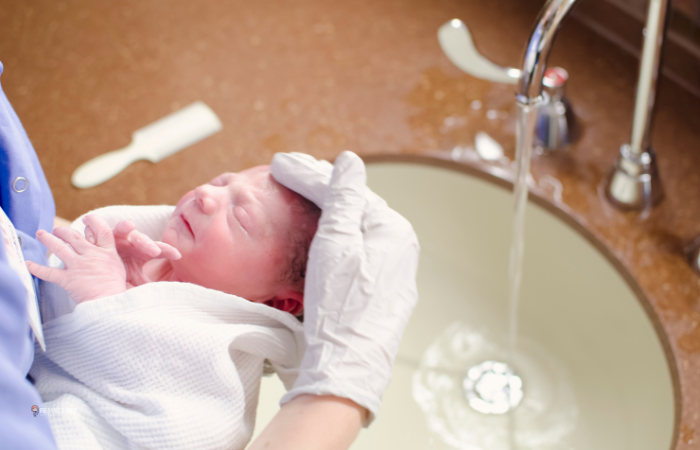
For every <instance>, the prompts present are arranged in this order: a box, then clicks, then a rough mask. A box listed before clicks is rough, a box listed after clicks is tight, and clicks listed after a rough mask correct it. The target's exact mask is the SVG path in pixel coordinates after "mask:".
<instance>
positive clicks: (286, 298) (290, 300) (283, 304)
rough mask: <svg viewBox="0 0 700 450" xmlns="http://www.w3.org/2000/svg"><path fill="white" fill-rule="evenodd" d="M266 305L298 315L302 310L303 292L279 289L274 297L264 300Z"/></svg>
mask: <svg viewBox="0 0 700 450" xmlns="http://www.w3.org/2000/svg"><path fill="white" fill-rule="evenodd" d="M265 304H266V305H267V306H272V307H273V308H275V309H279V310H281V311H285V312H288V313H290V314H292V315H293V316H298V315H299V314H301V313H302V311H303V310H304V294H302V293H301V292H299V291H295V290H292V289H286V290H283V291H281V292H280V293H279V294H278V295H276V296H275V297H274V298H272V299H270V300H268V301H266V302H265Z"/></svg>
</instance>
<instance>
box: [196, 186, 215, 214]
mask: <svg viewBox="0 0 700 450" xmlns="http://www.w3.org/2000/svg"><path fill="white" fill-rule="evenodd" d="M210 187H211V186H208V185H204V186H199V187H198V188H197V189H195V190H194V198H195V201H196V202H197V205H198V206H199V208H200V209H201V210H202V212H203V213H204V214H206V215H211V214H214V213H215V212H216V201H215V200H214V199H213V198H212V196H211V192H209V188H210Z"/></svg>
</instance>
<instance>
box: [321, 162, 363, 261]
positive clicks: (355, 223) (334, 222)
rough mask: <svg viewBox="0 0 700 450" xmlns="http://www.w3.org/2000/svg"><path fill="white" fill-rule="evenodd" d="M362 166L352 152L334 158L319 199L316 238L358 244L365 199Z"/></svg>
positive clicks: (346, 244)
mask: <svg viewBox="0 0 700 450" xmlns="http://www.w3.org/2000/svg"><path fill="white" fill-rule="evenodd" d="M366 183H367V174H366V172H365V165H364V163H363V162H362V160H361V159H360V157H359V156H357V155H356V154H354V153H353V152H343V153H341V155H340V156H339V157H338V158H337V159H336V161H335V165H334V166H333V175H332V176H331V180H330V184H329V186H328V190H327V192H326V196H325V198H324V199H323V206H322V207H321V209H322V210H323V212H322V213H321V218H320V220H319V222H318V231H317V232H316V233H317V235H318V236H323V237H332V236H343V241H344V245H345V246H346V247H347V246H350V245H362V231H361V230H360V225H361V222H362V217H363V215H364V212H365V207H366V205H367V200H366V198H365V193H366V188H367V185H366Z"/></svg>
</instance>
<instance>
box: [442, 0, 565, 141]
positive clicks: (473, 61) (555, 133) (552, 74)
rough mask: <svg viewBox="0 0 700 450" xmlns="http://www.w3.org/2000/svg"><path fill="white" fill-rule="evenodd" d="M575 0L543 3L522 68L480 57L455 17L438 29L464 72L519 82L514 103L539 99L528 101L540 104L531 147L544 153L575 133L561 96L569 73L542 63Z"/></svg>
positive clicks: (449, 53)
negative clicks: (537, 147) (499, 64)
mask: <svg viewBox="0 0 700 450" xmlns="http://www.w3.org/2000/svg"><path fill="white" fill-rule="evenodd" d="M575 1H576V0H566V1H550V2H549V3H547V5H546V6H545V8H544V9H543V10H542V12H541V13H540V17H539V19H538V22H537V26H536V27H535V30H534V31H533V33H532V36H531V37H530V42H529V43H528V46H527V48H526V53H525V62H524V63H523V66H524V69H523V70H519V69H515V68H513V67H500V66H498V65H496V64H494V63H492V62H491V61H489V60H488V59H486V58H484V57H483V56H482V55H481V54H480V53H479V51H478V50H477V49H476V47H475V46H474V41H473V40H472V37H471V34H470V33H469V29H468V28H467V27H466V25H465V24H464V23H463V22H462V21H461V20H459V19H454V20H451V21H449V22H447V23H446V24H444V25H443V26H442V27H440V29H439V31H438V39H439V41H440V45H441V47H442V49H443V51H444V52H445V54H446V55H447V57H448V58H449V59H450V61H452V63H454V64H455V65H456V66H457V67H459V68H460V69H462V70H463V71H464V72H467V73H469V74H470V75H473V76H475V77H478V78H482V79H485V80H489V81H495V82H497V83H508V84H518V85H519V86H518V94H517V96H518V100H519V101H520V100H521V98H522V99H527V98H528V97H530V99H531V100H532V99H535V98H538V99H540V100H538V102H537V105H534V104H533V106H538V107H539V108H538V118H537V121H536V125H535V126H536V130H535V133H534V137H535V141H536V145H537V146H539V147H541V148H542V149H543V150H545V151H552V150H562V149H565V148H566V147H567V146H568V145H569V144H570V143H571V142H573V141H575V140H576V138H577V137H578V126H577V123H576V119H575V116H574V113H573V110H572V108H571V105H570V103H569V101H568V100H567V98H566V96H565V95H564V87H565V84H566V81H567V80H568V79H569V74H568V73H567V72H566V70H564V69H562V68H560V67H555V68H550V69H546V67H545V66H546V60H547V57H548V56H549V52H550V49H551V45H552V42H553V40H554V36H555V35H556V31H557V29H558V27H559V24H560V23H561V21H562V20H563V19H564V17H565V16H566V14H567V12H568V11H569V9H570V8H571V6H573V3H575ZM535 41H536V42H535ZM535 79H536V80H537V81H536V82H535V81H534V80H535ZM524 86H525V87H524ZM543 86H544V88H545V92H544V94H543V92H542V87H543ZM523 89H525V91H523Z"/></svg>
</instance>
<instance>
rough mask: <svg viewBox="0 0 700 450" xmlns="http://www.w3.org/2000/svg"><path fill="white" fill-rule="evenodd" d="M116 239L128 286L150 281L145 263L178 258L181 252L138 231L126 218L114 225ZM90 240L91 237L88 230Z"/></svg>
mask: <svg viewBox="0 0 700 450" xmlns="http://www.w3.org/2000/svg"><path fill="white" fill-rule="evenodd" d="M113 232H114V240H115V243H116V247H117V252H118V253H119V256H120V257H121V258H122V261H123V262H124V267H125V269H126V282H127V287H135V286H140V285H142V284H146V283H150V282H151V280H150V279H149V278H148V277H147V276H146V275H144V273H143V265H144V264H145V263H146V262H147V261H150V260H152V259H168V260H171V261H173V260H178V259H180V258H181V257H182V255H180V252H179V251H178V250H177V249H176V248H175V247H173V246H171V245H169V244H166V243H165V242H160V241H154V240H152V239H151V238H149V237H148V236H146V235H145V234H143V233H141V232H139V231H136V226H135V225H134V224H133V222H131V221H128V220H124V221H121V222H119V223H118V224H117V226H116V227H114V230H113ZM85 234H86V236H87V237H88V240H89V239H90V238H91V237H90V236H89V235H88V232H87V230H86V232H85Z"/></svg>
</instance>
